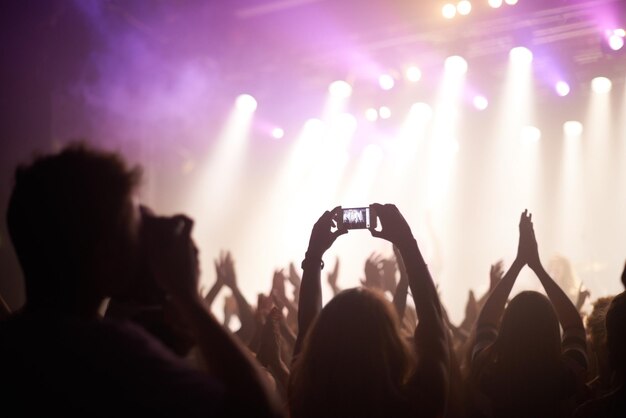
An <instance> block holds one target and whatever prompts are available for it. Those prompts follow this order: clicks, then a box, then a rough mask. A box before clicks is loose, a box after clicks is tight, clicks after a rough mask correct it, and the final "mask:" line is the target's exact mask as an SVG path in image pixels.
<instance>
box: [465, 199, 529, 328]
mask: <svg viewBox="0 0 626 418" xmlns="http://www.w3.org/2000/svg"><path fill="white" fill-rule="evenodd" d="M528 220H529V215H528V211H526V210H525V211H524V212H523V213H522V215H521V216H520V223H519V230H520V236H519V243H518V246H517V256H516V257H515V260H514V261H513V263H512V264H511V267H509V269H508V270H507V272H506V273H505V274H504V276H503V277H502V279H500V280H499V281H498V282H497V284H496V285H495V287H494V288H493V290H492V291H491V292H490V293H489V296H487V300H486V301H485V304H484V305H483V307H482V309H481V311H480V314H478V320H477V321H476V329H477V330H478V333H479V334H480V330H481V329H484V328H485V327H491V328H497V327H498V325H499V324H500V319H501V318H502V314H503V313H504V306H505V305H506V301H507V300H508V298H509V295H510V294H511V290H512V289H513V285H514V284H515V280H516V279H517V276H518V275H519V272H520V271H521V270H522V267H524V265H525V264H526V262H525V259H524V255H523V250H524V240H525V239H526V237H525V235H524V233H523V230H524V229H525V228H527V226H526V223H527V222H528ZM492 271H493V266H492Z"/></svg>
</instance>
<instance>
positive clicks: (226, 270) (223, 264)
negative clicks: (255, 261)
mask: <svg viewBox="0 0 626 418" xmlns="http://www.w3.org/2000/svg"><path fill="white" fill-rule="evenodd" d="M216 270H219V273H218V280H221V281H222V283H224V286H227V287H229V288H231V289H234V288H236V287H237V275H236V274H235V262H234V261H233V257H232V255H231V254H230V251H226V252H221V253H220V258H219V261H218V262H217V265H216Z"/></svg>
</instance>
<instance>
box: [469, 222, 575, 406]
mask: <svg viewBox="0 0 626 418" xmlns="http://www.w3.org/2000/svg"><path fill="white" fill-rule="evenodd" d="M531 216H532V215H529V214H528V213H527V211H524V212H523V213H522V215H521V219H520V225H519V229H520V238H519V246H518V251H517V256H516V258H515V261H514V262H513V264H512V265H511V267H510V269H509V270H508V271H507V273H506V274H505V275H504V277H503V278H502V280H500V282H499V283H498V284H497V285H496V287H495V289H494V290H493V291H492V292H491V294H490V295H489V297H488V299H487V301H486V302H485V305H484V306H483V308H482V310H481V312H480V314H479V317H478V322H477V331H476V332H477V333H476V341H475V344H474V348H473V361H472V366H471V368H472V370H471V373H472V380H471V384H472V386H473V388H472V389H473V391H474V396H475V397H474V402H475V403H474V407H477V408H478V410H479V411H480V412H479V413H477V411H473V412H472V413H473V414H474V415H481V414H482V415H484V416H490V417H533V418H541V417H546V418H548V417H550V418H555V417H564V416H571V414H572V412H573V410H574V408H575V406H576V405H577V402H582V400H581V399H580V396H582V395H583V394H584V390H583V388H584V382H585V377H586V371H587V357H586V342H585V330H584V327H583V322H582V319H581V317H580V315H579V313H578V311H577V309H576V307H575V306H574V304H573V303H572V302H571V301H570V299H569V298H568V297H567V295H566V294H565V293H564V292H563V291H562V290H561V288H560V287H559V286H558V285H557V284H556V283H555V282H554V281H553V280H552V279H551V278H550V276H549V275H548V273H546V271H545V269H544V268H543V266H542V264H541V261H540V259H539V253H538V250H537V242H536V239H535V235H534V231H533V225H532V222H531ZM524 265H528V266H529V267H530V268H531V269H532V270H533V271H534V272H535V274H536V275H537V277H538V278H539V281H540V282H541V284H542V285H543V287H544V289H545V291H546V293H547V295H548V297H547V298H546V297H545V296H543V295H541V294H540V293H537V292H528V291H527V292H522V293H520V294H519V295H517V296H516V297H514V298H513V299H512V300H511V301H510V303H509V304H508V306H507V307H506V309H505V304H506V301H507V298H508V296H509V294H510V292H511V289H512V287H513V285H514V283H515V279H516V278H517V276H518V274H519V272H520V270H521V269H522V267H524ZM559 323H560V324H561V326H562V327H563V339H562V340H561V336H560V332H559Z"/></svg>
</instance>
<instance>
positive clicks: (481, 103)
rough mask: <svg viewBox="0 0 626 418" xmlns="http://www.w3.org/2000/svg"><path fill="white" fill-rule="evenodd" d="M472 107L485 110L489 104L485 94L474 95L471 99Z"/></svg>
mask: <svg viewBox="0 0 626 418" xmlns="http://www.w3.org/2000/svg"><path fill="white" fill-rule="evenodd" d="M473 103H474V107H475V108H476V109H478V110H485V109H487V106H489V101H488V100H487V98H486V97H485V96H480V95H479V96H476V97H474V100H473Z"/></svg>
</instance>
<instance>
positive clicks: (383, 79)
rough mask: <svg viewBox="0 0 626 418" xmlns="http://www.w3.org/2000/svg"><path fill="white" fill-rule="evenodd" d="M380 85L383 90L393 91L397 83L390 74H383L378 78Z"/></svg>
mask: <svg viewBox="0 0 626 418" xmlns="http://www.w3.org/2000/svg"><path fill="white" fill-rule="evenodd" d="M378 85H379V86H380V88H381V89H383V90H391V89H392V88H393V86H395V85H396V81H395V80H394V79H393V77H392V76H390V75H389V74H382V75H381V76H380V77H378Z"/></svg>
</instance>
